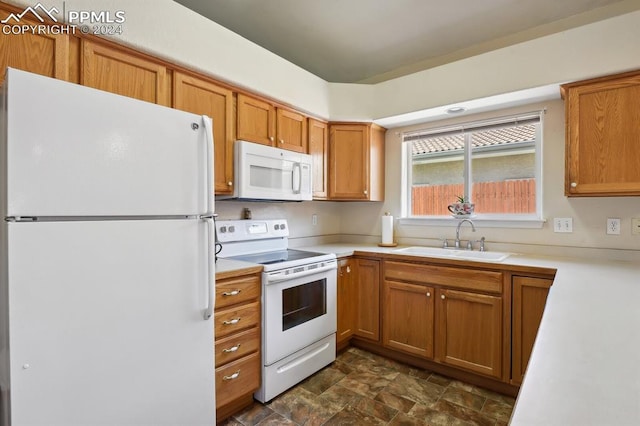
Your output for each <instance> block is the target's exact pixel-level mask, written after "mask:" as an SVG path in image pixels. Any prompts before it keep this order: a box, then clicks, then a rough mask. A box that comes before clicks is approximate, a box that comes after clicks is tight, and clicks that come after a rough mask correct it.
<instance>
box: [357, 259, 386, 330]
mask: <svg viewBox="0 0 640 426" xmlns="http://www.w3.org/2000/svg"><path fill="white" fill-rule="evenodd" d="M356 273H357V276H356V287H357V300H358V313H357V317H356V330H355V333H354V334H355V335H357V336H360V337H365V338H367V339H370V340H374V341H376V342H377V341H378V340H380V261H378V260H371V259H356Z"/></svg>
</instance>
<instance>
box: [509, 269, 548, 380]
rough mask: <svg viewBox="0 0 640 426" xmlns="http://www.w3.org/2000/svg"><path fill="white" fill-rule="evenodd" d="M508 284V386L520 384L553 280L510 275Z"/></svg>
mask: <svg viewBox="0 0 640 426" xmlns="http://www.w3.org/2000/svg"><path fill="white" fill-rule="evenodd" d="M512 283H513V294H512V298H513V299H512V304H511V318H512V325H511V345H512V346H511V383H513V384H520V383H522V379H523V376H524V372H525V370H526V368H527V364H528V363H529V357H530V356H531V350H532V349H533V342H534V341H535V339H536V335H537V334H538V328H539V327H540V321H541V320H542V313H543V311H544V306H545V304H546V302H547V295H548V294H549V288H551V284H552V283H553V279H550V278H537V277H523V276H513V277H512Z"/></svg>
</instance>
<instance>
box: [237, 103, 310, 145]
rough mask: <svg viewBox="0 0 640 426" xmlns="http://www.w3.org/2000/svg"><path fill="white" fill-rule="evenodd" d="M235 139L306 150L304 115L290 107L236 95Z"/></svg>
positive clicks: (305, 121) (305, 122) (305, 120)
mask: <svg viewBox="0 0 640 426" xmlns="http://www.w3.org/2000/svg"><path fill="white" fill-rule="evenodd" d="M237 110H238V124H237V133H238V139H241V140H245V141H249V142H254V143H259V144H262V145H267V146H275V147H277V148H282V149H287V150H289V151H296V152H303V153H306V152H307V117H306V116H305V115H304V114H301V113H299V112H297V111H294V110H292V109H288V108H283V107H275V106H274V105H273V104H271V103H270V102H267V101H265V100H262V99H257V98H254V97H251V96H247V95H244V94H242V93H239V94H238V107H237Z"/></svg>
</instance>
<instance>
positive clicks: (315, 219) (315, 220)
mask: <svg viewBox="0 0 640 426" xmlns="http://www.w3.org/2000/svg"><path fill="white" fill-rule="evenodd" d="M311 224H312V225H313V226H316V225H317V224H318V215H317V214H312V215H311Z"/></svg>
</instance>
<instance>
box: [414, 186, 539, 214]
mask: <svg viewBox="0 0 640 426" xmlns="http://www.w3.org/2000/svg"><path fill="white" fill-rule="evenodd" d="M463 193H464V187H463V185H462V184H451V185H420V186H414V187H413V188H412V194H411V196H412V214H413V215H414V216H424V215H436V216H438V215H448V214H449V210H447V206H448V205H449V204H451V203H454V202H456V200H457V197H458V195H462V194H463ZM471 199H472V201H473V202H474V203H475V205H476V206H475V212H476V213H535V211H536V182H535V179H517V180H507V181H501V182H477V183H474V184H473V193H472V194H471Z"/></svg>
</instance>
